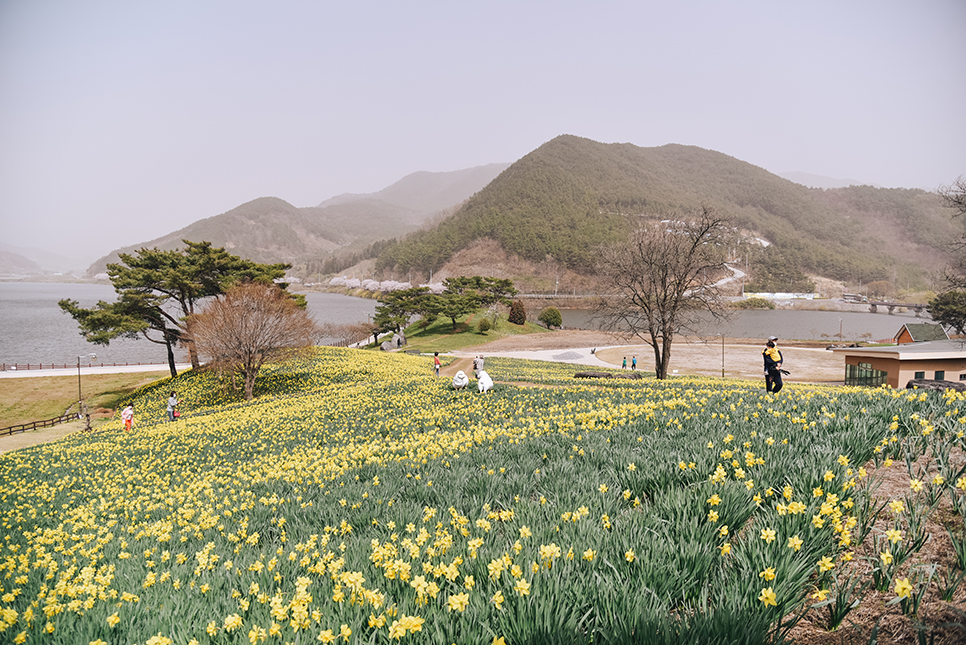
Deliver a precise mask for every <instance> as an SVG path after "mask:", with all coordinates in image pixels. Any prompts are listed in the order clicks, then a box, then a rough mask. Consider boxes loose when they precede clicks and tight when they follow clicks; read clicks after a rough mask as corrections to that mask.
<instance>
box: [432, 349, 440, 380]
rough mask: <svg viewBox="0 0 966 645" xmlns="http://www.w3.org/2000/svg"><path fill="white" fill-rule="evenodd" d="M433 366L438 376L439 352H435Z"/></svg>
mask: <svg viewBox="0 0 966 645" xmlns="http://www.w3.org/2000/svg"><path fill="white" fill-rule="evenodd" d="M433 368H434V369H435V370H436V376H439V352H436V353H434V354H433Z"/></svg>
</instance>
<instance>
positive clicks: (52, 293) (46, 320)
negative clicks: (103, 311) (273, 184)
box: [0, 282, 928, 364]
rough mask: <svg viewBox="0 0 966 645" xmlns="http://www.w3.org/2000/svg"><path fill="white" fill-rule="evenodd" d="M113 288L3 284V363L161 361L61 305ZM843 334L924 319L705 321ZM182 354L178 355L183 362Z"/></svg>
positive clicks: (572, 315)
mask: <svg viewBox="0 0 966 645" xmlns="http://www.w3.org/2000/svg"><path fill="white" fill-rule="evenodd" d="M114 295H115V294H114V289H113V287H111V286H109V285H101V284H46V283H28V282H0V363H8V364H9V363H66V364H76V362H77V357H78V356H86V355H87V354H89V353H91V352H94V353H96V354H97V362H98V363H101V362H103V363H137V362H142V363H164V362H165V360H166V355H165V349H164V345H157V344H155V343H151V342H148V341H146V340H143V339H139V340H123V339H121V340H115V341H112V342H111V344H110V345H108V346H100V345H92V344H90V343H88V342H86V341H85V340H84V339H83V338H82V337H81V336H80V333H79V332H78V330H77V324H76V323H75V322H74V320H73V319H72V318H71V317H70V316H68V315H67V314H65V313H63V312H62V311H61V310H60V308H59V307H58V306H57V301H58V300H60V299H61V298H72V299H74V300H77V301H78V302H80V304H81V306H84V307H90V306H93V305H95V304H96V303H97V301H98V300H105V301H108V302H111V301H113V300H114ZM306 300H307V301H308V306H309V311H311V312H312V314H313V316H314V317H315V319H316V320H317V321H319V322H328V323H334V324H351V323H359V322H366V321H367V320H368V319H369V317H370V316H372V315H373V313H374V312H375V308H376V304H377V303H376V301H375V300H366V299H363V298H352V297H350V296H343V295H339V294H334V293H309V294H306ZM561 314H562V315H563V320H564V326H565V327H567V328H570V329H573V328H581V329H592V328H593V327H594V325H593V322H592V320H591V317H590V312H588V311H586V310H581V309H562V310H561ZM839 319H841V326H842V333H843V334H844V336H845V339H846V340H847V341H852V340H868V339H873V340H879V339H884V338H892V337H893V336H894V335H895V333H896V332H897V331H898V330H899V328H900V327H901V326H902V325H903V324H904V323H907V322H910V323H911V322H920V321H927V320H928V318H923V319H918V318H916V316H915V314H913V313H904V314H895V315H891V316H890V315H889V314H886V313H878V314H873V313H858V312H837V311H783V310H768V311H738V312H735V315H734V316H733V318H732V319H731V320H730V321H728V322H724V323H708V325H707V326H706V327H705V328H704V329H702V330H701V333H702V334H703V335H708V336H711V335H715V334H718V333H724V335H725V336H729V337H732V338H764V337H767V336H770V335H775V336H778V337H779V338H781V339H784V340H790V339H808V340H822V339H824V338H828V339H832V340H835V338H833V337H835V336H837V335H838V333H839V324H840V323H839ZM864 334H869V336H865V335H864ZM183 354H184V353H183V352H180V351H177V352H176V355H177V357H178V359H179V360H182V359H183V358H184V357H183Z"/></svg>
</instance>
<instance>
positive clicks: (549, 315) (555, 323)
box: [537, 307, 563, 329]
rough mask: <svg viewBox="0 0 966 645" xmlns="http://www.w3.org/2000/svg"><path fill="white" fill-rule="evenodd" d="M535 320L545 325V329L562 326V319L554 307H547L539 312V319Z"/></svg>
mask: <svg viewBox="0 0 966 645" xmlns="http://www.w3.org/2000/svg"><path fill="white" fill-rule="evenodd" d="M537 320H539V321H540V322H542V323H543V324H544V325H546V326H547V329H550V328H551V327H560V326H561V325H563V317H562V316H561V315H560V310H559V309H557V308H556V307H547V308H546V309H544V310H543V311H541V312H540V317H539V318H537Z"/></svg>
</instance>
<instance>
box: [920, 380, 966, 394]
mask: <svg viewBox="0 0 966 645" xmlns="http://www.w3.org/2000/svg"><path fill="white" fill-rule="evenodd" d="M906 389H907V390H911V389H919V390H941V391H942V390H956V391H957V392H966V383H959V382H957V381H935V380H930V379H924V378H914V379H911V380H910V381H909V382H908V383H906Z"/></svg>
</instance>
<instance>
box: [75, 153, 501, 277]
mask: <svg viewBox="0 0 966 645" xmlns="http://www.w3.org/2000/svg"><path fill="white" fill-rule="evenodd" d="M506 167H507V164H490V165H486V166H479V167H476V168H469V169H465V170H456V171H452V172H416V173H413V174H411V175H408V176H406V177H404V178H403V179H401V180H399V181H398V182H396V183H394V184H392V185H391V186H389V187H387V188H384V189H383V190H381V191H379V192H377V193H370V194H361V195H352V194H346V195H340V196H338V197H334V198H332V199H329V200H326V201H324V202H322V203H321V204H319V205H318V206H310V207H307V208H298V207H295V206H293V205H292V204H289V203H288V202H286V201H284V200H282V199H279V198H277V197H260V198H258V199H254V200H252V201H250V202H247V203H245V204H242V205H241V206H238V207H236V208H233V209H232V210H230V211H228V212H225V213H222V214H220V215H215V216H213V217H208V218H205V219H203V220H199V221H197V222H194V223H192V224H189V225H188V226H186V227H184V228H182V229H180V230H177V231H174V232H172V233H169V234H167V235H164V236H162V237H159V238H156V239H154V240H150V241H147V242H144V243H141V244H136V245H132V246H128V247H124V248H121V249H117V250H115V251H112V252H111V253H110V254H108V255H107V256H105V257H103V258H100V259H99V260H97V261H96V262H94V264H92V265H91V266H90V267H89V268H88V270H87V273H88V275H90V276H94V275H97V274H101V273H104V272H106V270H107V264H108V263H109V262H117V261H118V259H119V257H118V254H119V253H133V252H134V251H136V250H137V249H141V248H145V247H148V248H153V247H157V248H160V249H174V248H179V247H181V246H183V244H182V242H181V240H183V239H188V240H192V241H201V240H206V241H209V242H211V243H212V244H214V245H215V246H220V247H224V248H225V249H227V250H228V251H230V252H231V253H233V254H235V255H239V256H241V257H244V258H247V259H250V260H254V261H256V262H266V263H272V262H289V263H299V262H306V261H318V260H320V259H324V258H326V257H329V256H330V255H332V254H333V253H335V252H339V251H351V250H356V251H358V250H361V249H363V248H365V247H366V246H368V245H369V244H372V243H373V242H376V241H378V240H381V239H384V238H390V237H394V236H401V235H404V234H406V233H409V232H411V231H415V230H416V229H417V228H418V227H419V226H421V225H422V224H423V223H424V222H426V221H427V220H430V219H432V218H434V217H437V216H438V214H439V213H440V212H441V211H445V210H446V209H453V208H455V207H456V206H458V205H459V204H460V203H462V202H463V201H465V200H466V199H467V198H469V197H470V196H472V195H473V194H474V193H475V192H477V191H479V190H480V189H481V188H483V187H484V186H485V185H486V184H487V183H489V182H490V180H492V179H493V178H494V177H495V176H496V175H497V174H499V173H500V172H501V171H502V170H503V169H505V168H506Z"/></svg>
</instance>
